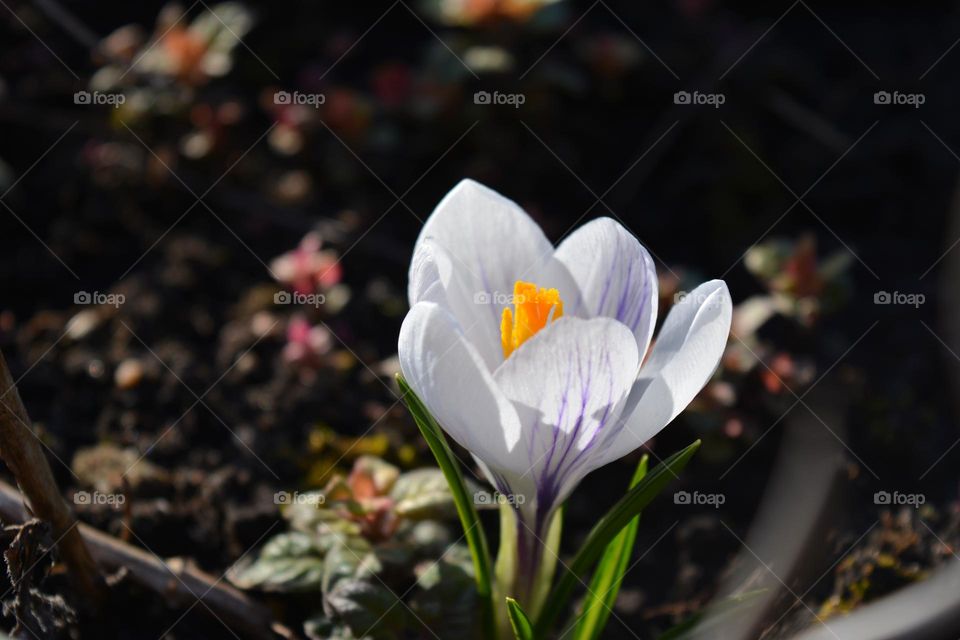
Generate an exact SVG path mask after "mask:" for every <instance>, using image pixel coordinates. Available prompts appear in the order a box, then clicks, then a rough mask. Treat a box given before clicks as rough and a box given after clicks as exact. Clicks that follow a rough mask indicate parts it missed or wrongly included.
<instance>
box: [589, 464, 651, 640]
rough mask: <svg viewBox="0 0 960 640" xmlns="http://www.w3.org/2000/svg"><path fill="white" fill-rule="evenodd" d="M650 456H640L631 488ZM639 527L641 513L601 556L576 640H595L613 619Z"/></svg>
mask: <svg viewBox="0 0 960 640" xmlns="http://www.w3.org/2000/svg"><path fill="white" fill-rule="evenodd" d="M648 459H649V457H648V456H647V455H646V454H644V456H643V457H642V458H640V464H638V465H637V470H636V471H635V472H634V474H633V479H632V480H631V481H630V488H631V489H633V488H634V487H635V486H637V483H638V482H640V481H641V480H643V477H644V476H646V475H647V461H648ZM639 526H640V514H639V513H638V514H637V515H635V516H634V517H633V520H631V521H630V524H628V525H627V526H626V527H624V529H623V530H622V531H620V533H618V534H617V536H616V537H615V538H614V539H613V541H611V542H610V544H608V545H607V548H606V549H604V551H603V557H602V558H600V563H599V564H598V565H597V568H596V570H595V571H594V572H593V578H592V579H591V580H590V587H589V589H587V595H586V597H585V598H584V601H583V608H582V609H581V611H580V615H579V617H578V618H577V621H576V625H577V628H576V631H575V632H574V638H575V640H596V639H597V638H599V637H600V633H601V632H602V631H603V628H604V627H605V626H606V624H607V620H609V618H610V612H611V611H612V610H613V605H614V603H615V602H616V601H617V593H619V591H620V584H621V583H622V582H623V576H624V574H625V573H626V572H627V568H628V565H629V562H630V557H631V556H632V555H633V544H634V542H635V541H636V539H637V528H638V527H639Z"/></svg>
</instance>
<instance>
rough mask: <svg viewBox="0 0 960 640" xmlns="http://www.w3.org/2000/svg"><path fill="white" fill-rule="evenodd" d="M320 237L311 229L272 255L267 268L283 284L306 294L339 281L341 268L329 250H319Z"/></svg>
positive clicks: (335, 256) (327, 287) (321, 244)
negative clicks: (297, 241) (279, 253)
mask: <svg viewBox="0 0 960 640" xmlns="http://www.w3.org/2000/svg"><path fill="white" fill-rule="evenodd" d="M321 246H323V239H322V238H321V237H320V234H319V233H317V232H315V231H311V232H310V233H308V234H307V235H305V236H304V237H303V239H302V240H301V241H300V244H299V245H298V246H297V248H296V249H294V250H293V251H288V252H287V253H285V254H283V255H282V256H279V257H278V258H274V259H273V261H272V262H271V263H270V270H271V272H272V273H273V274H274V276H275V277H276V278H277V280H278V281H279V282H281V283H282V284H283V285H285V286H287V287H289V288H291V289H293V290H294V291H296V292H297V293H301V294H305V295H306V294H310V293H314V292H316V291H317V289H318V288H319V289H329V288H330V287H332V286H333V285H335V284H337V283H338V282H340V278H341V277H342V275H343V272H342V270H341V268H340V262H339V260H338V259H337V255H336V254H335V253H334V252H333V251H321V250H320V247H321Z"/></svg>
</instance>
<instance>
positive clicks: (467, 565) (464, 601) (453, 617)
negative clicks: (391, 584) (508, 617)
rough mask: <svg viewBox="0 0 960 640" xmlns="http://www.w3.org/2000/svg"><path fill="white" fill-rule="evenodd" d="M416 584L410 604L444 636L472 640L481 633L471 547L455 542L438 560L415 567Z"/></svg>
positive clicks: (419, 615)
mask: <svg viewBox="0 0 960 640" xmlns="http://www.w3.org/2000/svg"><path fill="white" fill-rule="evenodd" d="M415 573H416V574H417V587H419V588H418V589H417V590H416V591H415V593H414V595H413V597H412V598H411V599H410V608H411V609H412V610H413V612H414V613H415V614H416V617H417V618H418V619H419V620H420V621H421V622H422V623H423V624H424V625H426V626H427V627H428V628H430V629H435V630H436V633H437V635H438V636H440V637H441V638H459V639H461V640H469V639H471V638H476V637H477V636H478V631H479V625H478V624H477V623H478V622H479V620H478V619H477V600H476V597H477V591H476V585H475V584H474V580H473V565H472V561H471V559H470V550H469V549H467V548H466V547H465V546H463V545H454V546H452V547H450V549H449V550H448V552H447V553H446V554H444V556H443V557H442V558H441V559H440V560H439V561H425V562H422V563H420V565H418V566H417V567H416V569H415Z"/></svg>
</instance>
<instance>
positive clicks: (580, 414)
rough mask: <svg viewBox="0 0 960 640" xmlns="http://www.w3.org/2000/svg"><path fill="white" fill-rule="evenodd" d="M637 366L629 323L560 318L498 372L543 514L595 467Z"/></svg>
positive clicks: (496, 377) (499, 381)
mask: <svg viewBox="0 0 960 640" xmlns="http://www.w3.org/2000/svg"><path fill="white" fill-rule="evenodd" d="M638 367H639V352H638V350H637V343H636V340H635V339H634V336H633V333H632V332H631V331H630V330H629V329H628V328H627V327H626V326H625V325H623V324H622V323H620V322H618V321H616V320H612V319H610V318H594V319H591V320H584V319H581V318H573V317H563V318H560V319H558V320H556V321H554V322H553V323H551V324H550V325H549V326H548V327H547V328H545V329H543V330H542V331H540V332H539V333H537V334H536V335H535V336H534V337H533V338H531V339H530V340H528V341H527V342H526V343H524V344H523V345H522V346H521V347H520V348H519V349H517V350H516V351H515V352H514V353H513V355H511V356H510V358H508V359H507V360H506V361H505V362H504V363H503V365H501V366H500V368H499V369H497V370H496V372H494V379H495V380H496V383H497V385H499V387H500V389H501V390H502V391H503V393H504V394H505V395H506V396H507V397H508V398H509V399H510V400H511V401H512V402H513V405H514V407H515V408H516V412H517V415H518V416H519V419H520V424H521V425H522V427H521V428H522V436H523V443H522V444H523V446H524V448H525V449H526V452H527V456H528V463H529V469H530V471H529V473H530V474H531V475H532V477H533V479H534V481H535V482H536V488H537V495H536V506H537V509H538V513H540V514H542V515H543V516H544V517H546V515H548V513H547V512H548V511H549V510H551V509H552V508H553V507H554V506H555V505H556V504H558V503H559V501H560V500H562V499H563V498H564V497H566V495H567V493H569V491H570V490H571V489H572V488H573V486H574V485H575V484H576V483H577V482H578V481H579V480H580V479H581V478H582V477H583V475H585V474H586V473H587V471H589V470H590V469H591V468H593V465H591V458H592V456H593V455H594V454H595V453H597V451H601V450H603V448H604V444H605V443H606V441H607V439H608V438H610V437H611V436H612V435H615V433H613V432H611V429H612V427H613V426H614V425H616V424H617V423H618V421H619V418H620V412H621V410H622V408H623V405H624V403H625V401H626V399H627V394H628V392H629V391H630V389H631V387H632V385H633V383H634V381H635V380H636V372H637V368H638ZM481 457H482V456H481ZM488 463H489V461H488ZM491 466H492V465H491ZM492 471H496V469H492ZM527 502H532V501H531V500H529V499H528V501H527Z"/></svg>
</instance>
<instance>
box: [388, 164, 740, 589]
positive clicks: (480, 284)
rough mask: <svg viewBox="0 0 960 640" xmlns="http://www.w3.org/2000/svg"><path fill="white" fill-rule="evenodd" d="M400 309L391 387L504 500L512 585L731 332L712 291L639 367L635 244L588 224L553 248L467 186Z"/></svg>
mask: <svg viewBox="0 0 960 640" xmlns="http://www.w3.org/2000/svg"><path fill="white" fill-rule="evenodd" d="M409 296H410V305H411V309H410V312H409V313H408V314H407V317H406V318H405V319H404V322H403V327H402V329H401V330H400V342H399V354H400V367H401V369H402V371H403V375H404V377H405V378H406V380H407V382H408V383H409V385H410V387H411V388H412V389H413V390H414V391H415V392H416V393H417V395H418V396H420V398H421V400H422V401H423V403H424V404H425V405H426V407H427V408H428V409H429V410H430V412H431V413H432V414H433V416H434V417H435V418H436V420H437V422H438V423H439V424H440V425H441V426H442V427H443V429H444V430H445V431H446V432H447V433H448V434H449V435H450V436H451V437H452V438H453V439H454V440H456V441H457V442H458V443H459V444H461V445H462V446H463V447H464V448H466V449H467V450H468V451H470V452H471V453H472V454H473V456H474V458H475V459H476V460H477V462H478V463H479V465H480V467H481V468H482V469H483V472H484V473H485V474H486V476H487V478H488V479H489V480H490V482H491V483H492V484H493V486H494V487H496V489H497V490H498V491H500V492H501V493H503V494H506V495H507V496H515V497H516V498H515V499H514V501H513V504H515V505H516V507H517V513H518V516H519V522H520V524H521V525H522V526H519V527H518V530H519V531H518V534H519V536H518V548H519V551H520V557H519V558H518V561H519V562H520V567H521V571H523V570H527V571H531V570H532V569H533V568H534V567H535V566H536V564H535V561H534V560H532V559H531V558H527V559H526V560H525V559H524V556H527V555H528V553H527V552H525V549H527V551H528V552H529V555H530V556H536V555H537V552H536V551H534V550H532V547H533V546H535V545H536V542H535V540H536V539H538V538H543V537H545V535H546V531H545V529H546V527H547V526H548V524H549V522H550V518H551V516H552V514H553V513H554V511H555V510H556V508H557V507H558V506H559V505H560V504H561V503H562V502H563V501H564V500H565V499H566V497H567V496H568V495H569V494H570V492H571V491H572V490H573V488H574V487H575V486H576V485H577V484H578V483H579V482H580V480H581V479H582V478H583V477H584V476H585V475H586V474H587V473H589V472H590V471H592V470H594V469H596V468H598V467H601V466H603V465H605V464H607V463H608V462H611V461H613V460H616V459H618V458H620V457H622V456H624V455H626V454H628V453H630V452H631V451H633V450H635V449H636V448H638V447H639V446H641V445H642V444H643V443H644V442H646V441H647V440H649V439H650V438H651V437H653V436H654V435H655V434H656V433H657V432H659V431H660V430H661V429H663V428H664V426H666V425H667V423H669V422H670V421H671V420H673V418H674V417H676V415H677V414H678V413H680V412H681V411H682V410H683V409H684V408H685V407H686V406H687V404H688V403H689V402H690V401H691V400H692V399H693V397H694V396H695V395H696V394H697V392H698V391H700V389H701V388H702V387H703V385H704V384H706V382H707V381H708V380H709V378H710V376H711V374H712V373H713V371H714V369H715V368H716V366H717V363H718V362H719V359H720V356H721V355H722V353H723V350H724V346H725V345H726V341H727V335H728V333H729V330H730V316H731V302H730V296H729V293H728V291H727V287H726V285H725V284H724V283H723V281H721V280H711V281H709V282H706V283H704V284H702V285H700V286H699V287H697V288H696V289H695V290H694V291H692V292H690V293H689V294H688V295H687V296H686V297H685V298H684V299H683V300H682V301H680V302H679V303H678V304H676V305H675V306H674V307H673V308H672V309H671V311H670V313H669V314H668V316H667V318H666V320H665V321H664V323H663V328H662V329H661V331H660V334H659V336H658V338H657V340H656V343H655V345H654V347H653V349H652V350H650V353H649V355H648V356H647V348H648V346H649V345H650V342H651V338H652V335H653V330H654V325H655V323H656V319H657V298H658V292H657V274H656V270H655V268H654V265H653V260H651V258H650V255H649V254H648V253H647V251H646V250H645V249H644V248H643V247H642V246H641V245H640V243H639V242H638V241H637V239H636V238H634V237H633V235H631V234H630V232H628V231H627V230H626V229H624V228H623V227H622V226H621V225H620V224H618V223H617V222H615V221H613V220H611V219H609V218H600V219H597V220H593V221H591V222H589V223H587V224H585V225H583V226H582V227H580V228H579V229H577V230H576V231H575V232H574V233H572V234H571V235H570V236H569V237H568V238H566V239H565V240H564V241H563V242H562V243H561V244H560V246H559V247H556V248H554V247H553V245H552V244H551V243H550V242H549V241H548V240H547V238H546V236H544V234H543V232H542V231H541V230H540V228H539V227H538V226H537V224H536V223H534V222H533V220H531V219H530V217H529V216H527V214H526V213H524V211H523V210H522V209H521V208H520V207H519V206H517V205H516V204H515V203H514V202H512V201H510V200H508V199H506V198H504V197H502V196H501V195H499V194H497V193H496V192H494V191H492V190H490V189H488V188H486V187H484V186H482V185H480V184H478V183H476V182H473V181H471V180H464V181H463V182H461V183H460V184H458V185H457V186H456V187H455V188H454V189H453V190H452V191H451V192H450V193H449V194H447V196H446V197H445V198H444V199H443V201H442V202H440V204H439V205H438V206H437V208H436V210H435V211H434V212H433V214H432V215H431V216H430V218H429V219H428V220H427V222H426V224H425V225H424V227H423V230H422V232H421V234H420V237H419V239H418V240H417V244H416V247H415V249H414V255H413V261H412V263H411V266H410V287H409ZM645 357H646V361H644V360H645ZM641 364H642V365H643V366H641ZM525 539H526V540H527V542H526V543H525V542H524V540H525ZM531 563H532V564H531ZM524 565H526V567H524Z"/></svg>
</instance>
